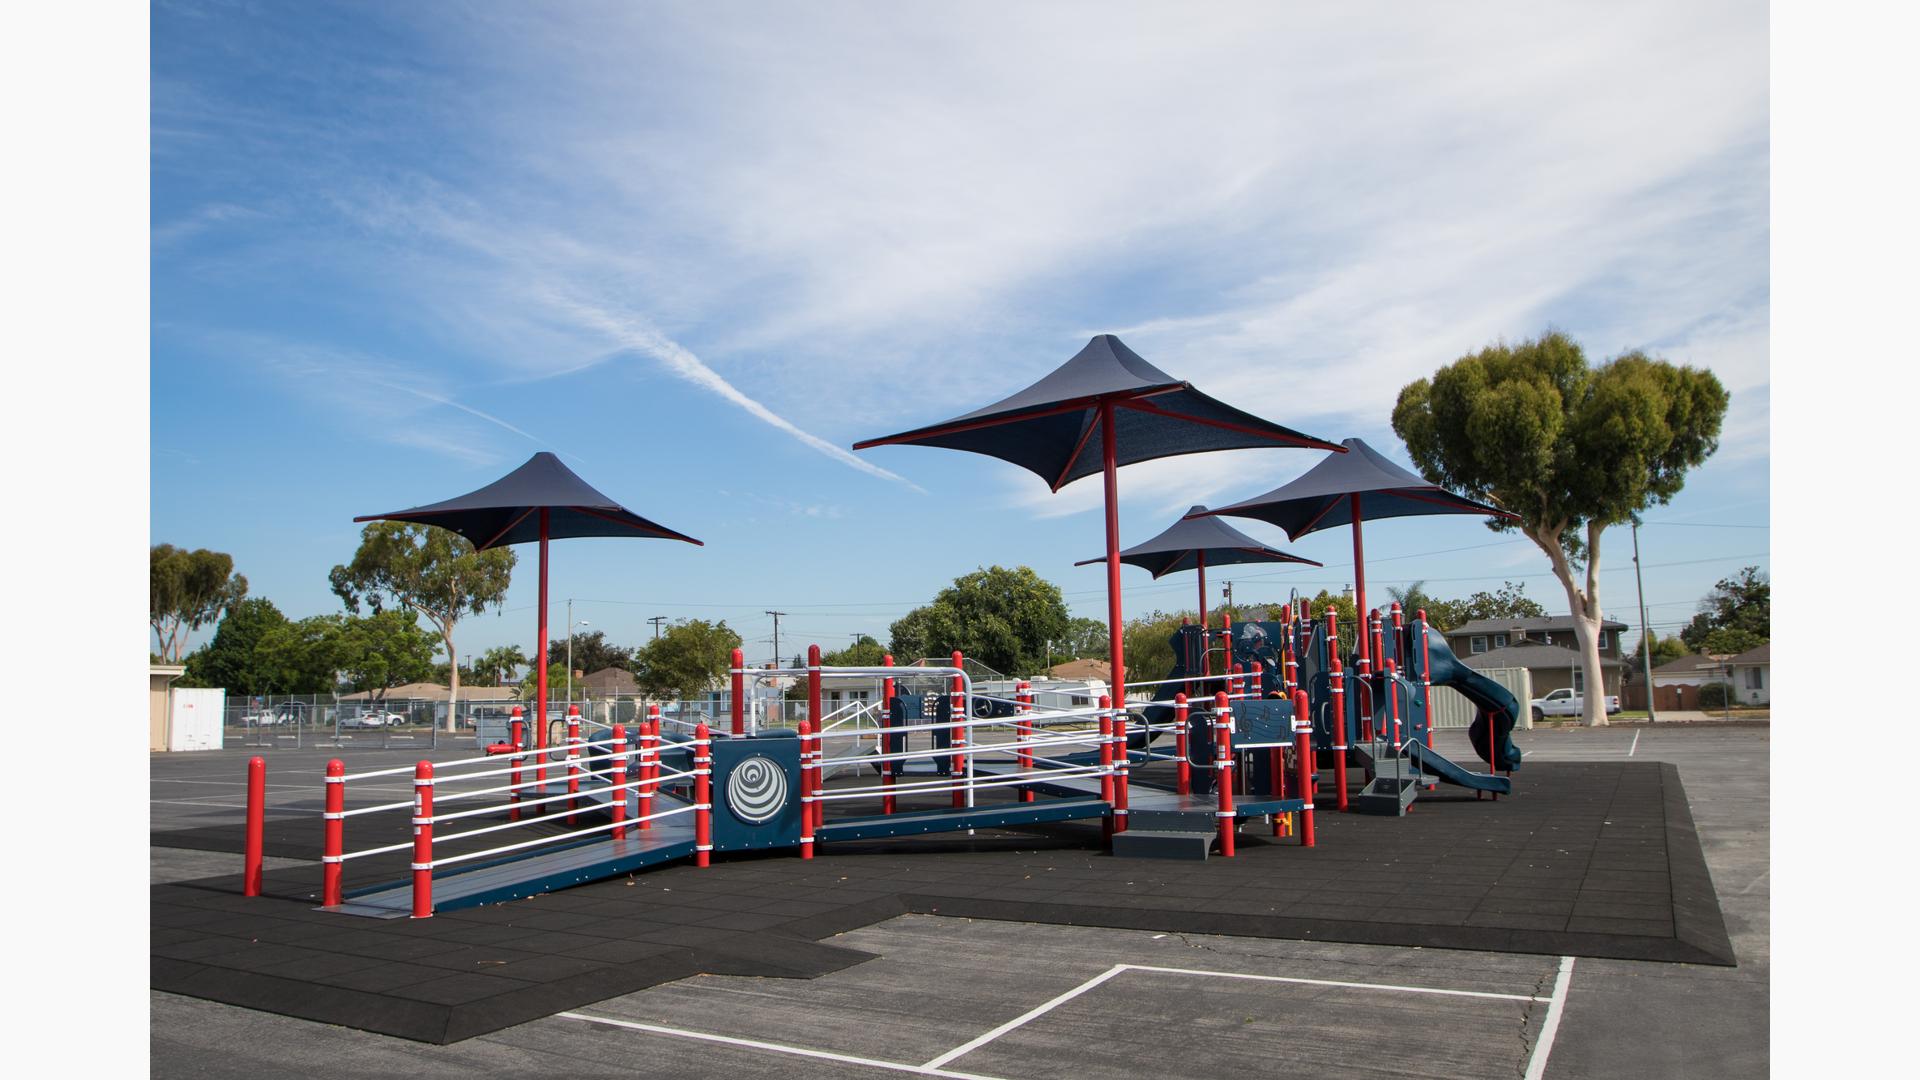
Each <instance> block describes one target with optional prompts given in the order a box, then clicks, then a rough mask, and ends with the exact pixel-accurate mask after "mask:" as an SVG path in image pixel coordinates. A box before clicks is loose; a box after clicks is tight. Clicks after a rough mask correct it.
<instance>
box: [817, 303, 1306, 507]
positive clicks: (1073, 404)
mask: <svg viewBox="0 0 1920 1080" xmlns="http://www.w3.org/2000/svg"><path fill="white" fill-rule="evenodd" d="M1103 405H1110V406H1111V409H1110V410H1107V409H1103ZM1108 411H1110V412H1111V414H1112V416H1113V428H1114V431H1113V435H1114V440H1113V441H1114V450H1115V454H1114V459H1113V464H1114V465H1116V466H1119V465H1132V464H1134V463H1136V462H1141V461H1151V460H1153V459H1155V458H1163V457H1172V456H1174V455H1177V454H1198V453H1204V452H1206V451H1210V450H1240V449H1247V448H1250V447H1258V446H1310V447H1316V448H1319V449H1322V450H1339V449H1340V447H1338V446H1335V445H1334V444H1333V443H1330V442H1326V441H1324V440H1321V439H1316V438H1314V437H1313V436H1311V435H1305V434H1302V433H1301V432H1298V431H1295V430H1293V429H1292V428H1288V427H1282V426H1281V425H1279V424H1275V423H1271V422H1269V421H1266V420H1262V419H1260V418H1259V417H1257V416H1254V415H1253V414H1251V413H1245V412H1241V411H1240V410H1239V409H1236V408H1234V407H1233V406H1231V405H1228V404H1226V403H1224V402H1221V401H1217V400H1215V399H1213V398H1211V397H1208V396H1207V395H1205V394H1203V393H1201V392H1200V391H1198V390H1195V389H1194V388H1193V385H1192V384H1191V383H1188V382H1185V381H1183V380H1180V379H1176V378H1174V377H1173V376H1171V375H1169V374H1167V373H1166V372H1164V371H1161V370H1160V369H1159V368H1157V367H1154V366H1153V365H1152V364H1149V363H1147V361H1146V360H1145V359H1143V358H1142V357H1141V356H1140V354H1139V353H1136V352H1134V351H1133V350H1132V349H1129V348H1127V346H1126V345H1125V344H1124V343H1123V342H1121V340H1120V339H1119V338H1117V337H1114V336H1113V335H1112V334H1100V335H1098V336H1096V337H1095V338H1094V339H1093V340H1092V341H1089V342H1087V345H1086V348H1084V349H1081V350H1080V351H1079V353H1077V354H1075V356H1074V357H1073V359H1071V360H1068V361H1067V362H1066V363H1064V364H1062V365H1060V366H1059V367H1058V368H1055V369H1054V370H1053V371H1052V372H1051V373H1050V374H1048V375H1047V376H1046V377H1045V378H1043V379H1041V380H1040V381H1039V382H1036V383H1034V384H1033V385H1032V386H1029V387H1027V388H1026V389H1025V390H1022V391H1020V392H1019V393H1017V394H1014V395H1013V396H1012V397H1008V398H1004V399H1002V400H1000V401H996V402H994V403H993V404H991V405H988V406H985V407H983V408H979V409H975V410H974V411H972V412H970V413H966V414H965V415H962V416H956V417H954V418H953V419H951V420H946V421H943V422H941V423H938V424H933V425H931V426H929V427H923V428H915V429H914V430H912V431H903V432H901V433H899V434H897V435H887V436H884V437H882V438H878V439H868V440H866V441H864V442H858V443H855V444H854V446H853V448H854V449H855V450H865V449H867V448H868V447H874V446H888V445H893V444H900V443H913V444H918V445H922V446H940V447H945V448H947V449H949V450H966V451H969V452H972V453H975V454H986V455H988V456H990V457H997V458H1000V459H1001V460H1003V461H1010V462H1012V463H1013V464H1015V465H1018V466H1020V467H1021V468H1023V469H1026V470H1028V471H1029V472H1032V473H1033V474H1034V475H1036V476H1038V477H1040V479H1042V480H1044V481H1046V482H1047V485H1048V486H1049V487H1050V488H1052V489H1053V490H1054V491H1058V490H1060V489H1061V488H1062V487H1064V486H1066V485H1067V484H1069V483H1072V482H1073V481H1075V480H1078V479H1080V478H1081V477H1083V476H1091V475H1093V474H1094V473H1097V472H1100V471H1101V470H1102V468H1103V467H1104V465H1105V461H1104V460H1103V456H1102V451H1101V444H1102V442H1103V440H1104V438H1105V434H1106V433H1105V432H1104V431H1102V430H1101V428H1102V421H1101V417H1102V416H1103V415H1104V414H1105V413H1106V412H1108Z"/></svg>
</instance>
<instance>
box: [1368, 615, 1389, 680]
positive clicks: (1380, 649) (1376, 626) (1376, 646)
mask: <svg viewBox="0 0 1920 1080" xmlns="http://www.w3.org/2000/svg"><path fill="white" fill-rule="evenodd" d="M1383 621H1384V620H1382V619H1381V618H1380V613H1379V612H1377V611H1372V612H1368V613H1367V622H1368V625H1369V626H1370V627H1371V628H1372V629H1371V630H1370V631H1369V632H1370V633H1371V634H1372V635H1373V652H1372V653H1371V655H1372V657H1373V669H1374V670H1375V671H1381V670H1384V669H1385V667H1386V663H1385V661H1386V657H1387V651H1386V647H1385V642H1384V641H1383V640H1382V638H1384V637H1385V636H1386V635H1385V634H1384V633H1383V632H1382V630H1381V623H1382V622H1383Z"/></svg>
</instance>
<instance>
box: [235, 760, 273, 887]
mask: <svg viewBox="0 0 1920 1080" xmlns="http://www.w3.org/2000/svg"><path fill="white" fill-rule="evenodd" d="M266 850H267V759H266V758H262V757H256V758H249V759H248V760H247V851H246V856H245V862H244V863H243V864H242V869H241V874H240V895H242V896H259V895H260V887H261V886H262V885H263V884H264V883H265V880H266Z"/></svg>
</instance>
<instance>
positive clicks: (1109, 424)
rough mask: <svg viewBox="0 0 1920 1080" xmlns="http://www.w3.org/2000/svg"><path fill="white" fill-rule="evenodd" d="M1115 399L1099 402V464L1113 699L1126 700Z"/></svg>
mask: <svg viewBox="0 0 1920 1080" xmlns="http://www.w3.org/2000/svg"><path fill="white" fill-rule="evenodd" d="M1116 445H1117V444H1116V440H1115V437H1114V430H1113V401H1112V399H1106V400H1103V401H1101V402H1100V467H1101V475H1102V482H1103V484H1104V487H1105V491H1104V495H1105V501H1106V517H1107V656H1108V659H1109V660H1110V662H1111V664H1112V667H1113V675H1112V680H1111V681H1112V683H1113V700H1115V701H1118V702H1120V704H1121V706H1122V707H1123V708H1124V707H1125V706H1126V702H1127V642H1126V635H1125V631H1126V622H1125V620H1124V619H1123V618H1122V617H1121V613H1120V481H1119V479H1118V471H1119V464H1118V462H1119V454H1118V453H1117V451H1116V450H1115V447H1116Z"/></svg>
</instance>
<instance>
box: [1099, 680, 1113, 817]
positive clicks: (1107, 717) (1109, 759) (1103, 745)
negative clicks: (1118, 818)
mask: <svg viewBox="0 0 1920 1080" xmlns="http://www.w3.org/2000/svg"><path fill="white" fill-rule="evenodd" d="M1112 706H1113V699H1112V698H1110V697H1108V696H1107V695H1105V694H1101V695H1100V801H1101V802H1103V803H1106V804H1107V806H1108V808H1109V813H1108V814H1107V816H1106V817H1105V818H1102V819H1101V821H1100V835H1101V836H1102V837H1103V838H1104V839H1106V840H1107V841H1108V842H1111V841H1112V840H1113V814H1112V813H1111V808H1112V807H1113V800H1114V798H1115V796H1114V780H1113V714H1112V713H1111V712H1109V711H1108V710H1109V709H1110V708H1112Z"/></svg>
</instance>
